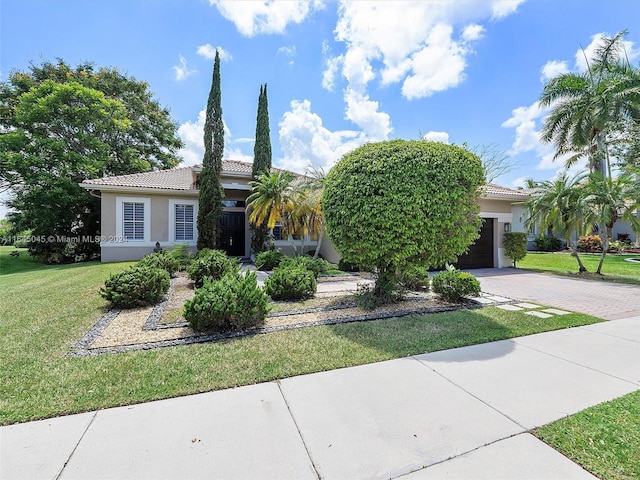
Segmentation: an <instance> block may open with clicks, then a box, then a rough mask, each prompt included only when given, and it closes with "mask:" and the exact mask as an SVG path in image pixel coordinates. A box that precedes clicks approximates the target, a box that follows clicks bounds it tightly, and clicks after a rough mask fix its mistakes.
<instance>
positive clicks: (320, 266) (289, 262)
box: [280, 255, 331, 279]
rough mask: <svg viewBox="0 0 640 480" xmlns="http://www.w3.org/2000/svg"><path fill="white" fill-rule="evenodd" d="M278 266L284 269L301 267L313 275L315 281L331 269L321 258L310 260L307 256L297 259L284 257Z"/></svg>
mask: <svg viewBox="0 0 640 480" xmlns="http://www.w3.org/2000/svg"><path fill="white" fill-rule="evenodd" d="M280 266H281V267H284V268H293V267H302V268H306V269H307V270H309V271H310V272H311V273H313V276H314V277H315V278H316V279H317V278H318V275H320V274H321V273H325V272H326V271H327V270H329V268H330V267H331V264H330V263H329V262H327V261H326V260H323V259H321V258H315V259H314V258H311V257H309V256H307V255H302V256H298V257H286V258H283V259H282V261H281V262H280Z"/></svg>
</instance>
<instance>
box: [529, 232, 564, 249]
mask: <svg viewBox="0 0 640 480" xmlns="http://www.w3.org/2000/svg"><path fill="white" fill-rule="evenodd" d="M534 242H535V243H536V250H538V251H540V252H557V251H558V250H562V247H563V242H562V240H560V239H559V238H557V237H554V236H553V235H545V236H541V237H536V238H535V240H534Z"/></svg>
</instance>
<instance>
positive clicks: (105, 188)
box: [80, 183, 199, 196]
mask: <svg viewBox="0 0 640 480" xmlns="http://www.w3.org/2000/svg"><path fill="white" fill-rule="evenodd" d="M80 186H81V187H82V188H84V189H85V190H99V191H101V192H123V193H151V194H156V195H157V194H168V195H185V196H194V195H195V196H197V195H198V193H199V191H198V190H194V189H189V190H186V189H178V188H153V187H132V186H122V185H98V184H94V183H80Z"/></svg>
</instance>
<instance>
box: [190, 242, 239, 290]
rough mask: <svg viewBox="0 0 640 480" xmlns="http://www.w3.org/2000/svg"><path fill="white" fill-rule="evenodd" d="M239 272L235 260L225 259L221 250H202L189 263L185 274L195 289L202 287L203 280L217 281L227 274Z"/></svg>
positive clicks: (225, 255) (225, 256)
mask: <svg viewBox="0 0 640 480" xmlns="http://www.w3.org/2000/svg"><path fill="white" fill-rule="evenodd" d="M239 271H240V264H239V263H238V261H237V260H235V259H231V258H229V257H227V254H226V253H224V252H223V251H221V250H211V249H209V248H203V249H202V250H200V251H199V252H198V255H196V258H195V259H194V260H193V262H191V265H189V268H187V273H188V274H189V278H190V279H191V280H193V281H194V282H195V284H196V287H198V288H199V287H201V286H202V285H204V280H205V279H207V278H208V279H209V280H219V279H220V278H222V277H223V276H224V275H226V274H228V273H237V272H239Z"/></svg>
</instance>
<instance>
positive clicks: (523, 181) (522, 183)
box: [511, 177, 528, 188]
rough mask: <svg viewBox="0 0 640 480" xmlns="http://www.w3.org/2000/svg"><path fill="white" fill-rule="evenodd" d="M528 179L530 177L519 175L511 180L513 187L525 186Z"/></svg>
mask: <svg viewBox="0 0 640 480" xmlns="http://www.w3.org/2000/svg"><path fill="white" fill-rule="evenodd" d="M527 180H528V177H518V178H516V179H515V180H514V181H512V182H511V186H512V187H513V188H524V187H525V185H526V182H527Z"/></svg>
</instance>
